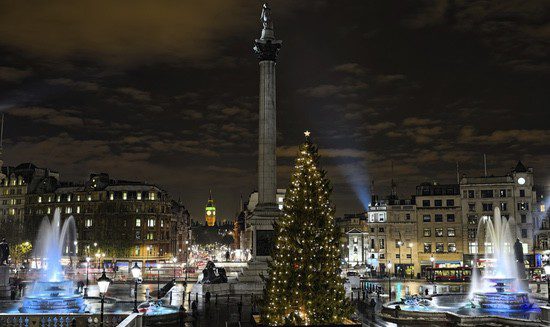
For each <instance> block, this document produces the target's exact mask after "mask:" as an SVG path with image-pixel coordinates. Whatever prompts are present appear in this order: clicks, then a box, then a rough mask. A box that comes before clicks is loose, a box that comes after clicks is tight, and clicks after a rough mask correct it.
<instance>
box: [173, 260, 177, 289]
mask: <svg viewBox="0 0 550 327" xmlns="http://www.w3.org/2000/svg"><path fill="white" fill-rule="evenodd" d="M177 262H178V258H176V257H173V258H172V267H173V268H174V283H175V282H176V263H177Z"/></svg>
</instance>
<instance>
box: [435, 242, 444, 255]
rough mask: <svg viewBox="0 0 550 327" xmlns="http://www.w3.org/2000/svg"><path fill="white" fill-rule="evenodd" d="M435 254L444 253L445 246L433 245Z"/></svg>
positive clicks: (440, 244) (441, 244)
mask: <svg viewBox="0 0 550 327" xmlns="http://www.w3.org/2000/svg"><path fill="white" fill-rule="evenodd" d="M435 252H437V253H443V252H445V245H444V244H443V243H435Z"/></svg>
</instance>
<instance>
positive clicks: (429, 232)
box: [423, 228, 432, 237]
mask: <svg viewBox="0 0 550 327" xmlns="http://www.w3.org/2000/svg"><path fill="white" fill-rule="evenodd" d="M423 235H424V236H425V237H430V236H432V230H431V229H430V228H424V234H423Z"/></svg>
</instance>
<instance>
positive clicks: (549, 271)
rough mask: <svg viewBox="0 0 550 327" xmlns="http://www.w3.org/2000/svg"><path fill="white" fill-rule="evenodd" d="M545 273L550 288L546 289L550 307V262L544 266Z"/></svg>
mask: <svg viewBox="0 0 550 327" xmlns="http://www.w3.org/2000/svg"><path fill="white" fill-rule="evenodd" d="M544 272H545V273H546V283H547V285H548V288H547V289H546V292H547V293H548V305H550V262H548V263H546V265H544Z"/></svg>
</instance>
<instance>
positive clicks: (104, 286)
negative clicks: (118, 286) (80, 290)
mask: <svg viewBox="0 0 550 327" xmlns="http://www.w3.org/2000/svg"><path fill="white" fill-rule="evenodd" d="M110 284H111V279H110V278H109V277H107V276H106V275H105V269H103V273H102V274H101V277H99V278H98V279H97V286H98V288H99V296H100V297H101V316H100V322H101V326H103V307H104V305H105V294H106V293H107V290H108V289H109V285H110Z"/></svg>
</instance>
